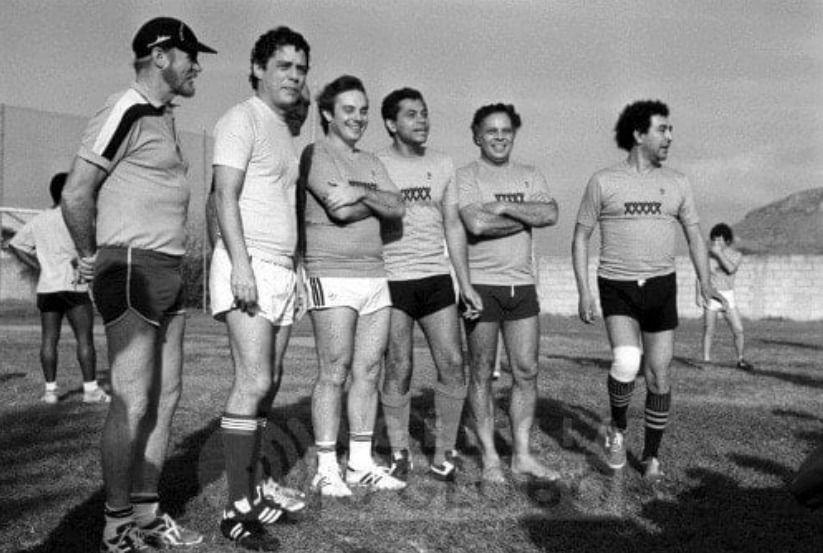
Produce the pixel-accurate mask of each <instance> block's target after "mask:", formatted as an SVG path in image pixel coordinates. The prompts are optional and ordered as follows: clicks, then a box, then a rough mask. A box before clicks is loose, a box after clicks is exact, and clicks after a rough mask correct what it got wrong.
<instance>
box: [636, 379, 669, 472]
mask: <svg viewBox="0 0 823 553" xmlns="http://www.w3.org/2000/svg"><path fill="white" fill-rule="evenodd" d="M671 402H672V393H671V392H668V393H665V394H653V393H652V392H649V391H647V392H646V437H645V440H644V444H643V457H642V459H643V460H646V459H648V458H649V457H657V450H658V449H660V441H661V440H662V439H663V431H664V430H665V429H666V423H668V422H669V408H670V407H671Z"/></svg>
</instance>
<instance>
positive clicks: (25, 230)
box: [9, 219, 37, 255]
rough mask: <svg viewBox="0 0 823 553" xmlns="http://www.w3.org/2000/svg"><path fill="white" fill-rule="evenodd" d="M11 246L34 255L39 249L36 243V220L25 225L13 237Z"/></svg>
mask: <svg viewBox="0 0 823 553" xmlns="http://www.w3.org/2000/svg"><path fill="white" fill-rule="evenodd" d="M9 246H12V247H13V248H15V249H18V250H20V251H23V252H26V253H28V254H31V255H34V252H35V250H36V249H37V248H36V246H35V241H34V219H32V220H31V221H29V222H28V223H26V224H25V225H23V226H22V227H21V228H20V230H18V231H17V233H16V234H15V235H14V237H12V239H11V241H10V242H9Z"/></svg>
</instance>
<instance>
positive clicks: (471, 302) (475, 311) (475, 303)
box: [460, 286, 483, 321]
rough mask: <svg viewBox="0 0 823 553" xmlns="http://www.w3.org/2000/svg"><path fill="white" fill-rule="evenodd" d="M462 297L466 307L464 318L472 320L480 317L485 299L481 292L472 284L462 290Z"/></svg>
mask: <svg viewBox="0 0 823 553" xmlns="http://www.w3.org/2000/svg"><path fill="white" fill-rule="evenodd" d="M460 299H461V300H463V305H464V306H465V307H466V309H465V310H464V311H463V318H464V319H466V320H468V321H472V320H474V319H477V318H478V317H480V313H482V312H483V300H482V299H480V294H478V293H477V291H476V290H475V289H474V288H473V287H472V286H469V287H468V288H467V289H466V290H461V291H460Z"/></svg>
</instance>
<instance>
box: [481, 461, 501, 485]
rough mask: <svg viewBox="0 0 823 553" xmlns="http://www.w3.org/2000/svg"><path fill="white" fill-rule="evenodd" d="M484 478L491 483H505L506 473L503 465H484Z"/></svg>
mask: <svg viewBox="0 0 823 553" xmlns="http://www.w3.org/2000/svg"><path fill="white" fill-rule="evenodd" d="M483 480H484V481H486V482H489V483H491V484H505V483H506V475H504V474H503V467H501V466H500V463H498V464H496V465H484V466H483Z"/></svg>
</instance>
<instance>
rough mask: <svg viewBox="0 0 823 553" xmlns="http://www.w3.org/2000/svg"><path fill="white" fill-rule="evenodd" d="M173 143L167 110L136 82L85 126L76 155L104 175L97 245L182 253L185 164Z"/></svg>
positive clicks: (173, 132) (171, 121) (186, 199)
mask: <svg viewBox="0 0 823 553" xmlns="http://www.w3.org/2000/svg"><path fill="white" fill-rule="evenodd" d="M177 138H178V137H177V131H176V129H175V126H174V115H173V113H172V108H171V106H165V105H163V104H162V103H160V102H158V101H156V100H154V99H152V98H151V97H150V95H149V93H148V91H147V90H146V89H145V88H144V87H143V86H142V85H140V84H139V83H135V84H133V85H132V87H131V88H130V89H128V90H127V91H125V92H120V93H117V94H114V95H112V96H110V97H109V99H108V100H107V101H106V104H105V105H104V106H103V109H102V110H100V111H99V112H98V113H97V114H96V115H95V116H94V117H92V119H91V120H90V121H89V124H88V126H87V127H86V132H85V133H84V135H83V140H82V143H81V145H80V151H79V152H78V153H77V155H78V156H79V157H81V158H83V159H85V160H86V161H88V162H89V163H93V164H94V165H97V166H98V167H100V168H101V169H103V170H104V171H105V172H106V173H107V174H108V177H107V178H106V180H105V181H104V182H103V185H102V186H101V188H100V192H99V194H98V196H97V221H96V226H97V244H98V246H125V247H128V246H131V247H134V248H142V249H146V250H154V251H157V252H162V253H167V254H170V255H183V254H184V253H185V252H186V246H185V243H186V218H187V216H188V206H189V196H190V189H189V183H188V180H187V178H186V176H187V173H188V169H189V165H188V162H186V160H185V159H184V158H183V150H182V149H181V147H180V143H179V141H178V139H177Z"/></svg>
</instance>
